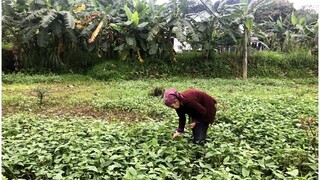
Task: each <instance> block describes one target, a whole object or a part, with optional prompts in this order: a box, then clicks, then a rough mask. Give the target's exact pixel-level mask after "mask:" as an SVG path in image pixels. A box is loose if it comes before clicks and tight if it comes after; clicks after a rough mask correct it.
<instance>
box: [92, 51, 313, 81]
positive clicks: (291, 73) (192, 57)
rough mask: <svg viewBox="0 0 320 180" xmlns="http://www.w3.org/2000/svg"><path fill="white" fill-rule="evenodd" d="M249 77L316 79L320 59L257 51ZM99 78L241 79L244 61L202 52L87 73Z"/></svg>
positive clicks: (112, 64)
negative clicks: (171, 59) (209, 55)
mask: <svg viewBox="0 0 320 180" xmlns="http://www.w3.org/2000/svg"><path fill="white" fill-rule="evenodd" d="M248 64H249V66H248V76H249V77H272V78H278V77H289V78H296V77H299V78H301V77H316V76H318V59H317V57H316V56H311V55H308V54H307V53H306V52H296V53H291V54H281V53H276V52H256V53H253V54H252V56H251V57H250V59H249V63H248ZM87 74H88V75H89V76H91V77H93V78H96V79H100V80H108V79H139V78H149V77H151V78H161V77H170V76H181V77H210V78H241V75H242V58H241V55H239V54H234V53H224V54H215V55H214V56H213V57H212V58H210V59H206V58H205V57H203V56H202V55H201V54H199V53H194V52H189V53H183V54H178V55H177V61H176V62H172V61H171V62H164V61H161V60H157V59H146V60H145V62H144V63H143V64H141V63H139V62H138V61H121V60H107V61H104V62H102V63H99V64H97V65H95V66H93V67H92V68H91V69H90V70H89V71H88V73H87Z"/></svg>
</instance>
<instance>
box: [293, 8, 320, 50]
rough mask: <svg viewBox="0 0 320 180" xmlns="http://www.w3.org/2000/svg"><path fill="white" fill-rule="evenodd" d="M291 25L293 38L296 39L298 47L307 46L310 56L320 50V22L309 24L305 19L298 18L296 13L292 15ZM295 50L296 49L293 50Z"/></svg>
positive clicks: (295, 42)
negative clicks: (319, 32) (319, 43)
mask: <svg viewBox="0 0 320 180" xmlns="http://www.w3.org/2000/svg"><path fill="white" fill-rule="evenodd" d="M291 24H292V25H293V29H292V30H293V33H292V35H291V37H292V38H293V39H294V43H293V44H295V45H296V46H298V48H299V47H303V46H305V47H306V48H307V49H308V52H309V54H312V53H313V52H317V49H318V22H312V23H310V24H307V22H306V21H305V19H304V18H298V17H297V16H296V15H295V13H294V12H292V13H291ZM293 50H295V49H293Z"/></svg>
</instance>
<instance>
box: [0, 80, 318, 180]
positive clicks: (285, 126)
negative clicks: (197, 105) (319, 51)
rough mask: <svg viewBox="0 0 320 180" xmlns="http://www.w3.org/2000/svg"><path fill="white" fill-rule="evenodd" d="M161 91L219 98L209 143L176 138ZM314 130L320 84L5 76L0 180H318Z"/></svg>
mask: <svg viewBox="0 0 320 180" xmlns="http://www.w3.org/2000/svg"><path fill="white" fill-rule="evenodd" d="M159 87H160V88H164V89H167V88H170V87H174V88H176V89H177V90H178V91H183V90H185V89H188V88H196V89H199V90H203V91H205V92H207V93H208V94H210V95H212V96H213V97H215V98H216V99H218V106H217V107H218V112H217V119H216V121H215V123H214V124H213V125H211V126H210V128H209V130H208V137H209V139H208V142H207V143H206V144H204V145H194V144H192V143H191V130H190V129H188V128H187V127H186V132H185V133H184V134H183V136H182V137H179V139H177V140H172V133H173V132H174V131H175V129H176V128H177V126H178V118H177V115H176V114H175V112H174V110H172V109H169V108H168V107H166V106H165V105H163V103H162V100H161V97H160V96H153V95H152V93H153V90H154V89H155V88H159ZM317 128H318V79H317V78H308V79H268V78H263V79H262V78H253V79H249V80H240V79H213V78H212V79H210V78H208V79H200V78H194V79H190V78H181V77H171V78H166V79H140V80H134V81H133V80H132V81H130V80H127V81H125V80H122V81H97V80H94V79H91V78H89V77H86V76H80V75H63V76H57V75H50V76H44V75H35V76H19V75H5V76H4V77H3V83H2V179H70V180H71V179H199V180H200V179H201V180H202V179H241V180H242V179H317V178H318V129H317Z"/></svg>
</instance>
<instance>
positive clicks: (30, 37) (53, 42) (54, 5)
mask: <svg viewBox="0 0 320 180" xmlns="http://www.w3.org/2000/svg"><path fill="white" fill-rule="evenodd" d="M21 2H22V1H20V3H21ZM23 2H24V11H22V12H21V14H23V16H21V15H20V16H17V17H16V18H18V19H17V24H16V25H15V27H16V28H19V29H20V31H21V33H20V34H19V36H20V39H21V42H20V43H19V44H20V45H21V46H20V48H19V49H20V51H23V53H25V54H27V55H26V56H29V57H30V55H31V54H33V55H34V57H37V59H42V60H41V61H42V62H43V64H52V65H63V62H62V61H61V58H60V57H61V55H62V54H63V52H64V51H65V45H66V42H69V41H71V42H76V40H77V38H76V36H75V34H74V33H73V28H74V25H75V23H74V18H73V15H72V14H71V12H69V11H68V10H67V9H69V7H68V6H67V5H66V4H65V1H55V2H52V1H42V0H33V1H30V2H28V1H23ZM63 8H65V9H63ZM34 49H38V51H35V50H34ZM41 53H43V54H41ZM44 55H45V56H48V55H49V56H50V61H48V60H47V58H44ZM33 61H34V60H33ZM28 62H31V61H25V63H28ZM33 63H39V62H33ZM31 65H32V64H31Z"/></svg>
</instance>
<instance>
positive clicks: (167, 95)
mask: <svg viewBox="0 0 320 180" xmlns="http://www.w3.org/2000/svg"><path fill="white" fill-rule="evenodd" d="M180 97H181V94H180V93H179V92H178V91H177V90H175V89H173V88H170V89H168V90H167V91H166V92H164V95H163V102H164V104H165V105H166V106H171V104H172V103H174V102H175V101H176V100H177V99H180Z"/></svg>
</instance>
